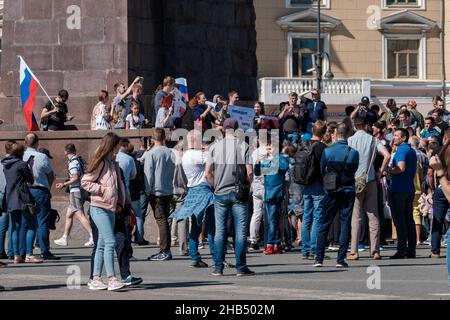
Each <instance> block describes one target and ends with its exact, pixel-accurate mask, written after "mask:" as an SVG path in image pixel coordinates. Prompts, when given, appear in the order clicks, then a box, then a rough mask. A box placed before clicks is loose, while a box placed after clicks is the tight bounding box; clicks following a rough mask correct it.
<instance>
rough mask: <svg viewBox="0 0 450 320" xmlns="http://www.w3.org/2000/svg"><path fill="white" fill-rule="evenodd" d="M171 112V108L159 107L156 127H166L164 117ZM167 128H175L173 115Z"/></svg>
mask: <svg viewBox="0 0 450 320" xmlns="http://www.w3.org/2000/svg"><path fill="white" fill-rule="evenodd" d="M168 114H169V109H167V108H159V110H158V114H157V116H156V122H155V128H164V118H165V117H167V115H168ZM166 128H173V117H169V121H168V122H167V126H166Z"/></svg>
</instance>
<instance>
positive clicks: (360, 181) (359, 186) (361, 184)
mask: <svg viewBox="0 0 450 320" xmlns="http://www.w3.org/2000/svg"><path fill="white" fill-rule="evenodd" d="M374 142H375V144H374ZM371 145H373V150H372V157H371V158H370V159H369V163H368V164H367V170H366V171H364V173H363V174H362V175H361V176H359V177H357V178H356V179H355V192H356V193H357V194H358V193H362V192H364V190H366V186H367V180H368V179H369V170H370V167H371V166H372V164H373V161H374V160H375V156H376V154H377V143H376V138H373V139H372V144H371Z"/></svg>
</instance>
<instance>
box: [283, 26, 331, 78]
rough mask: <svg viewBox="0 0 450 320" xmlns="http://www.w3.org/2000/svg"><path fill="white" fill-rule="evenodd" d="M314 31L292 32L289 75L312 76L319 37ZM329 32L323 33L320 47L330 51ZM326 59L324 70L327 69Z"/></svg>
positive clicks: (289, 41)
mask: <svg viewBox="0 0 450 320" xmlns="http://www.w3.org/2000/svg"><path fill="white" fill-rule="evenodd" d="M316 37H317V36H316V34H313V33H290V34H289V36H288V38H289V39H288V43H289V49H288V50H289V51H288V52H289V77H312V76H314V74H315V72H314V71H313V70H312V69H313V68H314V67H315V65H314V54H315V53H316V52H317V38H316ZM329 39H330V35H329V34H322V39H321V43H320V48H321V50H322V51H325V52H327V53H328V52H329V48H330V45H329V41H330V40H329ZM326 67H327V66H326V61H324V63H323V67H322V69H323V70H326Z"/></svg>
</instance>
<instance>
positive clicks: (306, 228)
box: [302, 182, 325, 256]
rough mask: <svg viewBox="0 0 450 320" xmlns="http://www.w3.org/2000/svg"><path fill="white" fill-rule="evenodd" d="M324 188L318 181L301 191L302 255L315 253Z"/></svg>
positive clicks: (321, 214)
mask: <svg viewBox="0 0 450 320" xmlns="http://www.w3.org/2000/svg"><path fill="white" fill-rule="evenodd" d="M324 198H325V190H323V187H322V185H321V184H320V183H318V182H317V183H314V184H312V185H310V186H306V187H305V189H304V191H303V201H304V210H303V220H302V255H304V256H306V255H308V254H312V255H315V254H316V242H317V226H318V224H319V220H320V219H321V218H322V216H323V199H324Z"/></svg>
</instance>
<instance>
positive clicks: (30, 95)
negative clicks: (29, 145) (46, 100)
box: [19, 57, 39, 131]
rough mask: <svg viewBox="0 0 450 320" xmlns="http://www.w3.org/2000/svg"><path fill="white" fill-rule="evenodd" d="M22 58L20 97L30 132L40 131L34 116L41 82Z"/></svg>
mask: <svg viewBox="0 0 450 320" xmlns="http://www.w3.org/2000/svg"><path fill="white" fill-rule="evenodd" d="M19 58H20V97H21V99H22V108H23V113H24V115H25V121H26V122H27V127H28V130H30V131H39V125H38V123H37V121H36V118H35V116H34V114H33V110H34V104H35V102H36V96H37V90H38V86H39V80H38V79H37V78H36V77H35V75H34V74H33V72H32V71H31V70H30V68H29V67H28V65H27V64H26V63H25V61H24V60H23V58H22V57H19Z"/></svg>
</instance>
